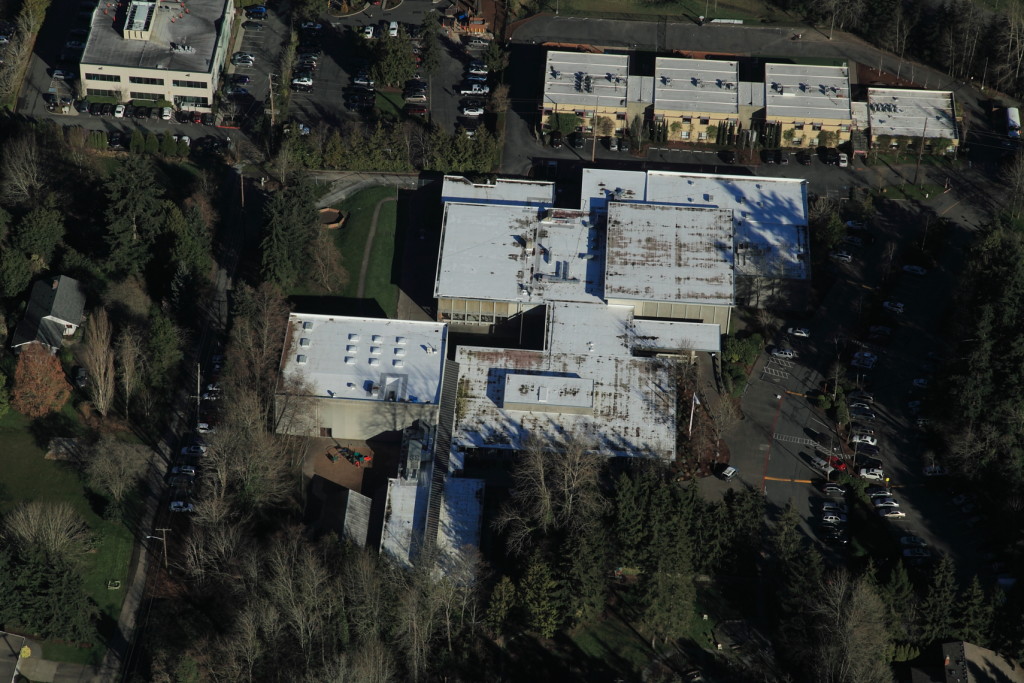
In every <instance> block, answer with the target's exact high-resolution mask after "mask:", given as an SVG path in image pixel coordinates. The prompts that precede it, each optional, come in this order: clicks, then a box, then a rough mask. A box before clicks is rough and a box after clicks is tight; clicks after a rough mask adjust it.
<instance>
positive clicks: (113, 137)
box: [107, 130, 128, 149]
mask: <svg viewBox="0 0 1024 683" xmlns="http://www.w3.org/2000/svg"><path fill="white" fill-rule="evenodd" d="M127 137H128V136H126V135H125V134H124V133H121V132H120V131H116V130H115V131H111V132H110V134H109V135H107V145H109V146H110V149H124V146H125V143H126V142H128V139H127Z"/></svg>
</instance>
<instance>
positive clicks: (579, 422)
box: [452, 346, 676, 459]
mask: <svg viewBox="0 0 1024 683" xmlns="http://www.w3.org/2000/svg"><path fill="white" fill-rule="evenodd" d="M456 360H457V362H458V363H459V391H460V406H461V408H460V411H461V412H460V414H461V421H460V422H459V423H458V424H456V425H455V428H454V430H453V435H452V448H453V450H456V451H459V450H462V449H465V448H473V447H476V448H512V449H517V448H520V447H521V446H522V444H523V443H524V441H525V439H526V438H527V436H529V435H531V434H532V435H535V436H538V437H541V438H545V437H547V438H552V439H555V438H562V437H563V436H564V435H567V434H575V435H578V436H580V437H582V438H584V439H587V440H590V441H592V442H593V443H594V445H595V448H596V449H597V450H599V451H600V452H601V453H604V454H606V455H622V456H647V457H660V458H667V459H671V458H673V457H674V456H675V430H676V396H675V385H674V383H673V381H672V379H671V372H670V367H671V364H670V363H667V362H665V361H664V360H662V359H659V358H632V357H628V356H622V355H618V356H606V355H600V354H597V353H549V352H545V351H526V350H518V349H498V348H479V347H469V346H460V347H459V349H458V352H457V353H456ZM509 374H514V375H532V376H534V377H535V378H536V381H537V382H538V383H541V382H544V381H550V382H555V381H564V380H566V379H585V380H590V381H592V382H593V394H592V396H593V409H592V410H591V411H588V412H583V411H572V412H562V413H558V412H557V411H555V410H553V409H552V407H550V406H549V407H547V408H546V409H545V410H543V411H541V410H536V411H533V410H510V409H507V408H504V407H503V406H504V405H505V403H506V401H512V399H511V398H509V397H506V395H505V389H506V381H505V378H506V376H507V375H509ZM544 378H548V379H547V380H545V379H544ZM559 378H561V379H559ZM513 398H516V397H513ZM516 405H518V404H516Z"/></svg>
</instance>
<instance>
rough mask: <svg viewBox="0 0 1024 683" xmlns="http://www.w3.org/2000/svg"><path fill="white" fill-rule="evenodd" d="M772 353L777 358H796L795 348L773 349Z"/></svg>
mask: <svg viewBox="0 0 1024 683" xmlns="http://www.w3.org/2000/svg"><path fill="white" fill-rule="evenodd" d="M772 355H773V356H775V357H776V358H796V352H795V351H793V349H772Z"/></svg>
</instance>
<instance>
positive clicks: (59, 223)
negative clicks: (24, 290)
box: [13, 195, 64, 263]
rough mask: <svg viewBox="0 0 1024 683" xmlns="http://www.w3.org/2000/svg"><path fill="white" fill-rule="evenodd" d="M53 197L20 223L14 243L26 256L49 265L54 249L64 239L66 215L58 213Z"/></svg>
mask: <svg viewBox="0 0 1024 683" xmlns="http://www.w3.org/2000/svg"><path fill="white" fill-rule="evenodd" d="M54 204H55V202H54V199H53V196H52V195H51V196H50V197H49V198H48V199H47V200H46V201H45V202H44V203H43V204H42V205H41V206H38V207H36V208H34V209H32V210H31V211H29V212H28V213H27V214H25V216H24V217H23V218H22V219H21V220H20V221H18V226H17V228H16V229H15V230H14V235H13V242H14V246H15V248H17V249H20V250H21V251H22V252H24V253H25V254H28V255H30V256H37V257H39V259H40V260H41V261H43V263H49V261H50V258H51V257H52V256H53V251H54V249H56V248H57V245H58V244H60V241H61V239H63V237H64V215H63V213H61V212H60V211H58V210H57V209H56V208H55V206H54Z"/></svg>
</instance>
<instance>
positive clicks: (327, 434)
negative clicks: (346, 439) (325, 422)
mask: <svg viewBox="0 0 1024 683" xmlns="http://www.w3.org/2000/svg"><path fill="white" fill-rule="evenodd" d="M332 429H333V428H332V427H321V428H320V436H321V437H324V438H328V439H329V438H331V437H333V436H334V435H333V434H332V433H331V430H332Z"/></svg>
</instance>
